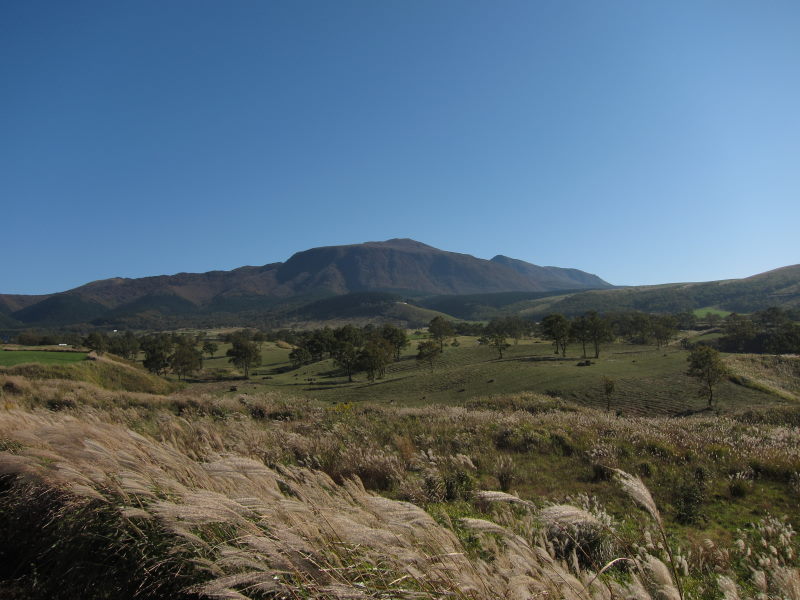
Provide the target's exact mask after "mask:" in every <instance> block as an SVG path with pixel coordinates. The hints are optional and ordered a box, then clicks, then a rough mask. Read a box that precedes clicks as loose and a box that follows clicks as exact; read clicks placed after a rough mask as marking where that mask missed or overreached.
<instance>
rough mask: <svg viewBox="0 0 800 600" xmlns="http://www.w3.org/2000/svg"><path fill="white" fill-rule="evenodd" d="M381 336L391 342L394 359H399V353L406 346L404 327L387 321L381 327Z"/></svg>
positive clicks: (406, 338) (406, 339)
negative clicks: (401, 327)
mask: <svg viewBox="0 0 800 600" xmlns="http://www.w3.org/2000/svg"><path fill="white" fill-rule="evenodd" d="M381 337H382V338H383V339H385V340H386V341H387V342H389V344H391V346H392V348H393V349H394V359H395V360H400V353H401V352H402V351H403V348H405V347H406V346H408V336H407V335H406V332H405V330H404V329H400V328H399V327H395V326H394V325H392V324H390V323H387V324H386V325H384V326H383V327H381Z"/></svg>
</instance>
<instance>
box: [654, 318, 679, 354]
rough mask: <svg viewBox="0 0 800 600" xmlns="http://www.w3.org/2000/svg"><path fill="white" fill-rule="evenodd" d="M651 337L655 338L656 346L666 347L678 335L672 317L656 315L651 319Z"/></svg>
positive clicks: (676, 326) (675, 321)
mask: <svg viewBox="0 0 800 600" xmlns="http://www.w3.org/2000/svg"><path fill="white" fill-rule="evenodd" d="M650 327H651V329H652V333H653V337H654V338H656V345H657V346H658V347H659V348H661V346H666V345H667V344H668V343H669V341H670V340H671V339H672V338H673V337H675V334H676V333H678V322H677V320H676V319H675V317H673V316H672V315H658V316H656V317H653V318H652V319H651V322H650Z"/></svg>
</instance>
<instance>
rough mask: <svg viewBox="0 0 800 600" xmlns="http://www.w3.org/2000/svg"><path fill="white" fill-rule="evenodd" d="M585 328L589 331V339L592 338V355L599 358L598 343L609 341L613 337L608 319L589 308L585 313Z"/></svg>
mask: <svg viewBox="0 0 800 600" xmlns="http://www.w3.org/2000/svg"><path fill="white" fill-rule="evenodd" d="M586 328H587V331H588V333H589V339H590V340H592V345H593V346H594V357H595V358H600V344H603V343H605V342H610V341H611V340H612V339H613V337H612V335H611V325H609V322H608V319H606V318H605V317H601V316H600V315H598V314H597V312H595V311H593V310H590V311H589V312H588V313H586Z"/></svg>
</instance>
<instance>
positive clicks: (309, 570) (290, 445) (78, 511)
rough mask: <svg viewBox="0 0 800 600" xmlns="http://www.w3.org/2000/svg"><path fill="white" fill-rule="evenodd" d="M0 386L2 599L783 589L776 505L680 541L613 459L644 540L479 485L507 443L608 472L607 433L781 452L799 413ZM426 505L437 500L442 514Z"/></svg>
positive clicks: (771, 592) (787, 576) (585, 510)
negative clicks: (773, 417)
mask: <svg viewBox="0 0 800 600" xmlns="http://www.w3.org/2000/svg"><path fill="white" fill-rule="evenodd" d="M0 394H1V395H2V397H0V406H2V407H3V408H2V410H0V519H2V523H1V524H0V525H2V526H0V553H2V554H1V555H0V559H2V560H0V575H1V576H0V581H2V583H0V597H2V595H3V593H5V594H6V596H10V597H19V598H26V597H29V598H34V597H52V598H58V597H61V598H79V597H87V596H88V597H96V598H137V597H140V598H164V597H172V598H180V597H185V598H190V597H210V598H431V599H432V598H450V597H453V598H470V599H476V600H484V599H485V600H495V599H500V598H511V599H515V598H518V599H520V600H522V599H528V598H540V597H542V598H544V597H552V598H568V599H570V600H572V599H575V600H578V599H581V600H590V599H595V600H611V599H612V598H630V599H634V598H636V599H641V600H645V599H647V598H652V599H654V600H656V599H659V598H667V599H675V598H680V597H683V598H691V597H698V598H701V597H702V598H704V599H705V598H713V597H717V596H718V597H722V596H723V595H724V596H725V597H729V596H730V597H733V594H737V595H738V597H740V598H746V597H751V596H752V597H756V596H757V594H764V595H765V597H766V598H773V597H774V598H778V597H786V598H794V597H796V596H794V595H793V594H795V591H796V584H797V581H798V571H797V556H796V553H797V548H796V540H795V536H794V530H793V529H792V528H791V526H790V525H789V524H788V523H787V522H785V521H782V520H779V519H774V518H771V517H770V518H766V519H764V520H762V521H761V522H760V523H758V524H757V525H756V526H755V527H753V528H750V529H747V530H743V531H742V532H740V533H739V534H737V538H736V542H735V544H733V545H732V546H731V547H730V548H728V547H720V546H714V547H713V548H712V546H709V545H708V544H705V543H704V544H702V545H701V546H700V547H699V548H693V549H691V550H690V551H687V552H682V551H681V550H680V549H679V548H677V546H676V545H675V540H674V539H673V537H672V536H671V535H669V534H668V533H667V532H666V529H665V525H664V521H663V517H662V516H661V513H660V511H659V508H658V506H657V504H656V501H655V499H654V498H653V495H652V494H651V493H650V491H649V490H648V489H647V487H646V486H645V484H644V482H643V481H642V480H641V479H639V478H637V477H634V476H632V475H629V474H627V473H625V472H621V471H618V472H617V477H618V479H619V482H620V484H621V487H622V489H623V490H625V491H627V493H628V494H629V495H630V496H631V498H632V500H634V501H636V503H638V504H639V505H640V506H641V507H643V508H644V510H645V511H646V513H645V514H649V516H650V517H652V519H650V520H648V519H647V518H646V517H645V516H644V514H642V515H641V516H639V517H637V516H636V515H635V511H634V510H633V503H631V504H630V507H629V511H628V512H629V513H630V517H629V518H631V519H634V520H635V521H636V522H638V523H639V525H638V526H637V531H638V534H639V537H638V538H635V539H634V538H632V534H631V533H630V528H625V527H622V524H621V523H620V522H618V521H617V520H615V519H614V518H612V517H611V516H610V515H609V514H608V513H607V512H605V510H604V509H603V507H602V505H601V504H599V503H598V502H597V501H596V500H593V499H589V498H588V497H575V498H572V499H569V500H568V501H565V502H556V503H545V502H542V501H541V500H540V499H535V498H534V499H527V500H523V499H521V498H519V497H518V496H516V495H514V494H510V493H507V492H501V491H495V490H482V489H480V488H479V487H478V485H479V483H480V482H481V481H484V482H487V481H488V482H490V483H491V481H492V479H491V476H490V475H489V476H488V477H489V479H486V478H485V477H484V479H481V478H480V477H479V475H478V474H479V473H484V475H485V474H487V473H491V472H492V470H494V469H496V468H497V464H498V463H497V457H498V456H503V455H504V454H503V452H510V450H501V449H499V446H498V443H502V444H510V447H514V448H517V447H519V448H521V447H525V448H527V449H528V450H526V451H527V452H531V451H536V452H550V451H552V452H558V453H560V454H559V456H561V457H564V456H566V454H565V453H566V452H567V451H568V449H569V452H571V453H572V454H571V455H570V456H573V457H577V458H576V459H575V460H582V461H587V462H596V461H601V462H603V463H604V464H606V465H608V466H609V467H615V466H618V465H619V464H620V463H621V462H622V461H623V459H624V457H623V456H621V455H619V454H617V453H616V451H615V446H614V445H613V444H611V443H610V441H609V440H611V439H613V438H614V437H619V438H620V439H625V440H628V442H629V443H631V444H632V445H633V447H641V448H642V449H645V448H649V449H655V450H657V451H658V452H665V453H668V454H669V455H670V456H673V455H674V456H680V455H681V454H680V453H683V452H686V451H688V450H694V451H697V452H700V451H703V450H704V449H706V448H707V447H712V446H713V448H715V452H718V453H719V455H720V456H721V457H723V458H724V457H725V456H727V454H726V453H727V452H730V453H733V452H741V453H742V455H743V456H744V457H745V458H746V459H748V460H749V459H750V458H753V457H759V458H760V459H764V460H766V459H767V458H769V457H771V456H782V457H783V458H782V460H784V461H785V462H786V464H787V465H789V464H791V461H792V460H795V458H796V456H797V454H796V452H797V445H796V444H797V440H798V433H797V431H796V430H794V429H792V428H791V427H782V426H779V427H775V426H767V425H763V424H762V425H756V424H744V423H741V422H738V421H734V420H724V419H722V420H712V419H696V420H689V421H682V422H680V423H677V422H671V421H670V420H666V419H654V420H646V419H624V420H621V419H615V418H613V417H610V416H608V415H605V414H603V413H595V412H592V411H578V410H572V409H571V412H569V413H565V412H563V411H561V410H560V409H559V408H558V407H553V408H552V409H548V410H541V411H540V410H539V409H538V408H537V410H536V411H527V410H524V409H523V410H513V411H507V410H503V411H496V410H492V409H488V408H485V407H480V408H474V409H466V408H448V409H443V408H441V407H428V408H419V409H407V408H397V409H395V408H377V407H354V406H350V405H340V406H336V407H324V406H318V405H315V404H313V403H309V402H303V401H299V400H295V399H287V398H285V397H282V396H279V395H275V394H271V395H263V396H255V397H254V396H244V395H239V396H228V397H223V398H216V397H210V396H207V397H203V396H196V397H191V396H186V395H182V396H180V397H175V396H172V397H168V396H152V395H147V394H131V393H115V392H109V391H108V390H102V389H99V388H96V387H93V386H90V385H87V384H79V383H68V382H52V381H49V382H48V381H30V380H27V379H23V378H18V377H17V378H8V377H6V378H4V379H2V381H0ZM515 402H516V403H517V404H519V401H515ZM523 404H524V402H523ZM551 404H552V403H551ZM542 405H544V402H542ZM501 434H502V435H501ZM623 436H625V437H623ZM647 451H648V452H649V451H650V450H647ZM519 455H520V456H523V455H522V454H519ZM668 458H669V457H668ZM669 460H672V459H671V458H670V459H669ZM731 460H733V459H731ZM737 460H738V459H737ZM515 472H517V473H518V472H519V466H517V467H516V468H515ZM520 476H526V475H525V474H524V473H522V474H521V475H520ZM498 484H499V482H498ZM365 485H366V486H367V487H369V488H370V490H371V491H370V490H368V489H367V488H366V487H365ZM381 490H383V491H384V492H386V493H391V494H392V495H393V496H394V497H395V498H408V499H410V500H413V501H414V502H413V503H412V502H408V501H402V500H397V499H389V498H386V497H382V496H380V495H377V494H376V493H375V491H381ZM429 506H436V507H442V506H444V507H445V509H444V511H443V512H442V513H439V514H440V518H433V516H432V515H433V514H434V513H433V512H430V511H428V510H426V507H429ZM453 507H456V508H458V507H460V508H458V511H461V512H458V511H456V510H455V509H454V508H453ZM441 515H443V516H441ZM653 539H659V540H660V541H658V542H653ZM773 548H774V550H773ZM701 550H702V551H701ZM684 581H689V582H692V585H689V586H684V585H683V583H684ZM709 581H713V582H714V584H713V586H714V587H713V590H710V589H709V588H708V587H707V586H708V585H710V584H709V583H708V582H709ZM697 582H702V585H700V584H698V583H697ZM717 582H718V585H717ZM702 586H706V587H704V588H703V587H702ZM701 588H702V589H701ZM754 590H758V592H757V593H756V592H754Z"/></svg>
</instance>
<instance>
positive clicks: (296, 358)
mask: <svg viewBox="0 0 800 600" xmlns="http://www.w3.org/2000/svg"><path fill="white" fill-rule="evenodd" d="M289 360H290V361H291V362H292V366H293V367H294V368H295V369H299V368H300V367H301V366H303V365H307V364H308V363H310V362H311V361H312V360H313V358H312V356H311V352H309V351H308V350H307V349H306V348H305V346H298V347H297V348H295V349H294V350H292V351H291V352H289Z"/></svg>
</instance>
